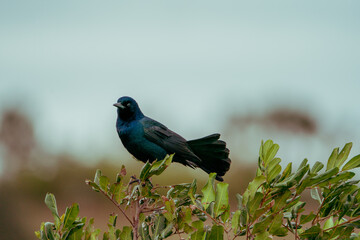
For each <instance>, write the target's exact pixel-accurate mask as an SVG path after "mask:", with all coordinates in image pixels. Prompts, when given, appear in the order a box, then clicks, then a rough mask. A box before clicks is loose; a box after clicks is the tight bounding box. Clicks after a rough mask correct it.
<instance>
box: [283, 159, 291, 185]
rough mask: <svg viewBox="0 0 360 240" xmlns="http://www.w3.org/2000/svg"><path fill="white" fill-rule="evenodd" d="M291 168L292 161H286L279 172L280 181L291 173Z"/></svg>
mask: <svg viewBox="0 0 360 240" xmlns="http://www.w3.org/2000/svg"><path fill="white" fill-rule="evenodd" d="M291 170H292V163H291V162H290V163H288V165H287V166H286V168H285V169H284V171H283V173H282V174H281V177H280V181H283V180H284V179H285V178H287V177H288V176H289V175H290V174H291Z"/></svg>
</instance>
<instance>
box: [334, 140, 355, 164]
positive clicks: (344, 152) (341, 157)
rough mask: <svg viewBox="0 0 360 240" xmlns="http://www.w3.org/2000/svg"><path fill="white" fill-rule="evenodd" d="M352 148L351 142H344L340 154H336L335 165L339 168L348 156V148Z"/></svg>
mask: <svg viewBox="0 0 360 240" xmlns="http://www.w3.org/2000/svg"><path fill="white" fill-rule="evenodd" d="M351 148H352V143H351V142H350V143H347V144H345V146H344V147H343V149H342V150H341V152H340V154H339V155H338V157H337V159H336V162H335V165H334V166H335V167H338V168H340V167H341V165H342V164H343V163H344V162H345V160H346V159H347V158H348V156H349V153H350V150H351Z"/></svg>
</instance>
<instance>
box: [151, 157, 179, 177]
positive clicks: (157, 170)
mask: <svg viewBox="0 0 360 240" xmlns="http://www.w3.org/2000/svg"><path fill="white" fill-rule="evenodd" d="M173 156H174V154H172V155H166V157H165V158H164V159H163V160H161V161H156V162H153V163H152V166H151V169H150V172H149V177H151V176H153V175H160V174H161V173H162V172H164V171H165V169H166V168H167V167H168V166H170V164H171V162H172V159H173Z"/></svg>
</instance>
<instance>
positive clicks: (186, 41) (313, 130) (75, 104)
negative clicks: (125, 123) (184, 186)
mask: <svg viewBox="0 0 360 240" xmlns="http://www.w3.org/2000/svg"><path fill="white" fill-rule="evenodd" d="M359 7H360V2H359V1H350V0H349V1H332V0H330V1H329V0H326V1H325V0H319V1H301V2H299V1H265V0H264V1H247V2H245V1H225V2H219V1H209V0H208V1H203V0H199V1H146V2H140V1H128V2H124V1H107V2H101V1H85V0H79V1H75V2H74V1H69V0H65V1H26V0H11V1H7V0H3V1H1V2H0V239H35V235H34V231H35V230H37V229H39V226H40V223H41V221H52V216H51V214H50V211H49V210H48V209H47V208H46V206H45V204H44V203H43V200H44V197H45V194H46V192H52V193H54V194H55V196H56V197H57V202H58V205H59V211H60V212H61V213H63V212H64V211H65V207H66V206H68V205H70V204H72V203H73V202H78V203H79V204H80V215H81V216H88V217H95V218H96V221H95V226H96V227H99V228H104V226H105V224H106V221H107V218H108V215H109V213H111V212H113V211H116V209H115V208H114V207H113V206H112V205H111V204H110V202H108V201H107V200H105V199H104V198H103V197H102V196H100V194H96V193H95V192H93V191H92V190H91V189H90V188H89V187H88V186H86V185H85V182H84V181H85V179H87V178H90V179H92V178H93V175H94V174H95V171H96V169H97V168H101V169H102V170H103V172H104V174H106V175H108V176H109V177H110V178H111V177H113V178H115V175H116V172H117V171H119V170H120V168H121V165H122V164H125V165H126V167H127V170H128V174H129V175H134V174H137V175H138V173H139V171H140V169H141V167H142V163H140V162H138V161H136V160H134V159H133V158H132V157H131V156H130V154H128V153H127V152H126V150H125V149H124V148H123V146H122V144H121V142H120V140H119V139H118V136H117V133H116V130H115V119H116V110H115V108H114V107H113V106H112V104H113V103H114V102H116V100H117V99H118V98H119V97H121V96H124V95H128V96H131V97H133V98H135V99H136V100H137V102H138V103H139V105H140V107H141V109H142V111H143V112H144V113H145V114H146V115H148V116H150V117H152V118H154V119H156V120H158V121H160V122H162V123H163V124H165V125H166V126H168V127H169V128H170V129H172V130H174V131H176V132H177V133H179V134H181V135H182V136H184V137H185V138H187V139H193V138H198V137H202V136H205V135H208V134H211V133H215V132H219V133H221V134H222V139H223V140H225V141H226V142H227V143H228V146H229V148H230V150H231V158H232V167H231V169H230V171H229V172H228V174H227V175H226V176H225V181H227V182H229V183H230V194H232V196H234V194H235V193H237V192H240V193H242V191H243V190H244V188H246V186H247V183H248V181H249V180H250V179H251V178H252V177H253V176H254V174H255V169H256V162H257V155H258V149H259V146H260V142H261V140H262V139H264V140H266V139H268V138H271V139H273V140H274V141H275V142H276V143H278V144H279V145H280V151H279V153H278V155H279V156H280V157H281V158H282V160H283V162H282V163H281V164H282V165H283V166H285V165H286V164H287V163H288V162H289V161H292V162H294V164H295V167H296V166H297V165H296V164H300V162H301V161H302V160H303V159H304V158H305V157H306V158H308V159H309V161H310V162H311V163H314V162H315V161H322V162H326V161H327V158H328V156H329V155H330V153H331V151H332V149H333V148H335V147H338V146H339V147H342V146H343V145H344V144H345V143H346V142H350V141H351V142H353V143H354V145H353V150H352V153H351V156H354V155H355V154H358V153H359V152H360V128H359V127H358V124H359V122H360V108H359V99H360V98H359V96H358V95H359V90H360V66H359V58H360V45H359V42H360V28H359V26H360V15H359V14H358V10H359ZM351 156H350V157H351ZM194 177H196V178H197V179H198V181H199V186H202V184H203V183H204V182H205V181H206V179H207V175H206V174H205V173H204V172H202V171H201V170H192V169H188V168H185V167H182V166H180V165H178V164H173V165H172V166H171V167H170V168H169V169H168V170H167V171H166V172H165V173H164V174H163V175H162V176H160V177H157V178H156V179H154V181H155V182H158V183H162V184H172V183H179V182H189V181H191V180H192V179H193V178H194ZM232 201H235V197H233V199H232ZM14 230H16V231H14Z"/></svg>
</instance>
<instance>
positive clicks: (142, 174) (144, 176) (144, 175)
mask: <svg viewBox="0 0 360 240" xmlns="http://www.w3.org/2000/svg"><path fill="white" fill-rule="evenodd" d="M150 169H151V164H150V163H149V162H146V163H145V164H144V166H143V167H142V169H141V172H140V180H142V181H145V180H146V179H148V176H149V172H150Z"/></svg>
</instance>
